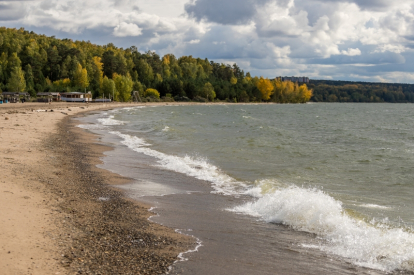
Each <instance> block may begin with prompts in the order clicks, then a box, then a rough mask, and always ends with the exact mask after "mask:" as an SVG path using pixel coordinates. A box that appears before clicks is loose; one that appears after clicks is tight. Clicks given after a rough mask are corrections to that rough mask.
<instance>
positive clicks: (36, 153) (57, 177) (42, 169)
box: [0, 103, 194, 274]
mask: <svg viewBox="0 0 414 275" xmlns="http://www.w3.org/2000/svg"><path fill="white" fill-rule="evenodd" d="M122 106H133V105H132V104H116V103H113V104H89V105H88V104H70V103H52V104H44V103H25V104H3V105H0V160H1V165H0V175H1V177H0V207H1V209H2V211H0V270H1V273H2V274H85V273H87V274H160V273H165V272H166V271H167V270H168V267H169V266H170V265H171V264H172V263H173V262H174V261H176V259H177V255H178V253H179V252H181V251H185V250H187V249H188V248H190V247H192V246H194V240H193V239H191V238H188V237H185V236H183V235H180V234H177V233H175V232H174V230H173V229H170V228H167V227H164V226H160V225H158V224H155V223H152V222H150V221H149V220H148V218H149V217H150V215H151V214H150V213H149V212H148V208H147V207H146V206H145V204H137V203H136V202H132V201H131V200H129V199H126V198H125V197H124V195H123V193H122V192H120V191H117V190H115V189H114V188H112V187H111V186H110V184H120V183H125V182H128V179H127V178H123V177H120V176H119V175H116V174H112V173H110V172H108V171H105V170H102V169H98V168H96V167H95V164H97V163H98V162H99V157H100V156H101V155H102V152H103V151H106V150H110V148H108V147H106V146H103V145H99V144H96V137H95V136H93V135H91V134H87V133H86V132H84V131H82V130H80V129H78V128H75V127H74V125H73V123H72V122H71V121H70V119H69V117H70V116H68V115H74V114H80V113H82V112H87V111H91V110H98V109H108V108H116V107H122ZM46 110H47V111H46ZM51 110H53V112H52V111H51Z"/></svg>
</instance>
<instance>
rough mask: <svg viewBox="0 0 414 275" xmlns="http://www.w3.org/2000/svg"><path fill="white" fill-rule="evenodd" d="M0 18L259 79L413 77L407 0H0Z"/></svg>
mask: <svg viewBox="0 0 414 275" xmlns="http://www.w3.org/2000/svg"><path fill="white" fill-rule="evenodd" d="M0 25H2V26H6V27H15V28H20V27H24V28H25V29H27V30H33V31H35V32H37V33H42V34H46V35H55V36H56V37H58V38H72V39H74V40H90V41H91V42H93V43H96V44H107V43H110V42H113V43H114V44H115V45H117V46H118V47H124V48H127V47H130V46H132V45H135V46H137V47H138V49H139V50H140V51H141V52H144V51H147V50H154V51H156V52H157V53H158V54H160V55H164V54H166V53H173V54H174V55H175V56H177V57H179V56H182V55H193V56H195V57H201V58H205V57H207V58H209V59H211V60H214V61H216V62H223V63H228V64H233V63H237V64H238V65H239V66H240V67H241V68H243V69H244V70H245V71H250V72H251V73H252V75H263V76H266V77H275V76H279V75H283V76H285V75H288V76H292V75H295V76H299V75H300V76H302V75H303V76H309V77H310V78H312V79H335V80H354V81H381V82H403V83H414V0H399V1H391V0H348V1H345V0H277V1H275V0H273V1H271V0H237V1H236V0H175V1H172V0H150V1H149V0H82V1H81V0H33V1H3V0H0Z"/></svg>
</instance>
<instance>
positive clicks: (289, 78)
mask: <svg viewBox="0 0 414 275" xmlns="http://www.w3.org/2000/svg"><path fill="white" fill-rule="evenodd" d="M277 79H280V80H282V81H292V82H298V83H309V77H306V76H298V77H297V76H279V77H277Z"/></svg>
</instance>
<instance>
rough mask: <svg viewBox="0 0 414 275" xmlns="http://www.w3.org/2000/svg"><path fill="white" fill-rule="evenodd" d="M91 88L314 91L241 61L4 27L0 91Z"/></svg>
mask: <svg viewBox="0 0 414 275" xmlns="http://www.w3.org/2000/svg"><path fill="white" fill-rule="evenodd" d="M1 91H11V92H23V91H26V92H28V93H30V95H31V96H33V97H36V95H37V94H38V93H40V92H71V91H91V92H92V94H93V97H94V98H103V97H106V98H108V97H113V96H114V99H115V100H118V101H129V100H131V92H132V91H138V92H139V94H140V96H141V97H143V98H144V100H155V101H156V100H159V98H164V99H169V100H171V99H175V100H182V101H184V100H193V101H214V100H222V101H223V100H224V101H230V102H261V101H265V102H280V103H303V102H307V101H309V100H310V98H311V96H312V90H311V89H308V87H307V86H306V85H305V84H303V85H298V84H297V83H292V82H282V81H279V80H277V79H274V80H270V79H267V78H263V77H257V76H255V77H252V76H251V75H250V73H248V72H247V73H245V72H244V71H243V70H242V69H241V68H240V67H239V66H238V65H237V64H233V65H228V64H222V63H216V62H214V61H209V60H208V59H207V58H205V59H201V58H195V57H192V56H182V57H179V58H177V57H175V56H174V55H173V54H166V55H164V56H163V57H160V56H159V55H158V54H157V53H156V52H152V51H147V52H144V53H142V52H139V51H138V49H137V47H135V46H132V47H130V48H127V49H124V48H118V47H116V46H115V45H114V44H112V43H109V44H107V45H95V44H93V43H91V42H89V41H73V40H71V39H57V38H55V37H54V36H52V37H48V36H45V35H39V34H36V33H34V32H29V31H27V30H25V29H23V28H21V29H11V28H5V27H0V92H1Z"/></svg>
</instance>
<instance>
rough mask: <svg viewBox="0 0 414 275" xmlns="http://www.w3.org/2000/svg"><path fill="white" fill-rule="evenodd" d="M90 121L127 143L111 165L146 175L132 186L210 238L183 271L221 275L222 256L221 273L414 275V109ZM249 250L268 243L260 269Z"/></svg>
mask: <svg viewBox="0 0 414 275" xmlns="http://www.w3.org/2000/svg"><path fill="white" fill-rule="evenodd" d="M81 121H82V122H81V123H82V125H80V127H82V128H85V129H88V130H90V131H92V132H95V133H97V134H99V135H101V141H102V142H104V143H107V144H111V146H113V147H114V148H115V150H114V151H111V152H108V153H107V154H106V155H107V156H106V157H105V158H104V164H103V165H102V167H103V168H105V169H108V170H111V171H113V172H116V173H119V174H122V175H124V176H128V177H131V178H133V179H135V181H134V182H132V183H131V184H128V185H126V186H124V187H121V188H124V189H125V190H127V192H128V194H130V196H131V197H133V198H135V199H137V200H141V201H145V202H148V203H152V204H153V205H154V211H155V212H156V213H157V214H158V216H156V217H154V218H153V219H154V221H157V222H160V223H164V224H166V225H168V226H172V227H174V228H177V229H180V232H182V233H185V234H190V235H194V237H195V238H197V239H198V242H199V245H200V247H198V248H197V250H198V252H195V253H187V254H185V257H184V256H183V258H187V259H189V260H188V261H187V262H184V261H183V262H180V263H177V264H176V266H175V267H174V268H173V271H172V272H173V273H174V272H177V273H180V274H181V273H184V274H213V273H209V272H208V271H211V270H209V266H211V265H212V264H211V261H213V260H214V261H215V262H217V263H218V264H217V265H216V267H215V268H217V270H216V271H215V272H218V273H217V274H224V273H225V274H233V273H231V272H228V271H229V270H233V271H234V274H243V271H245V274H265V273H269V274H274V273H280V271H282V272H281V273H285V272H289V273H291V274H294V273H298V274H299V273H303V272H305V273H309V274H312V273H315V274H318V273H319V274H321V273H326V274H328V273H330V271H332V270H337V273H338V274H344V273H345V272H344V270H346V271H347V273H361V274H362V273H367V274H374V273H375V272H397V271H401V270H404V272H409V271H413V270H414V230H413V226H414V212H413V209H414V199H413V198H414V105H412V104H323V103H321V104H320V103H318V104H302V105H277V104H268V105H267V104H260V105H254V104H251V105H241V104H229V105H189V106H174V105H168V106H157V107H134V108H124V109H117V110H111V111H106V112H101V113H97V114H96V113H95V114H91V115H90V116H88V117H86V118H82V119H81ZM213 213H214V214H213ZM178 215H180V216H178ZM206 221H207V223H206ZM236 224H237V226H236ZM231 226H235V227H234V228H235V229H234V228H233V227H232V229H229V228H230V227H231ZM223 228H226V230H228V231H227V232H225V234H224V233H223V230H224V229H223ZM247 228H249V232H244V231H243V230H247ZM222 229H223V230H222ZM230 231H231V232H230ZM242 231H243V233H240V232H242ZM207 232H208V233H207ZM286 232H289V233H286ZM282 237H283V238H282ZM233 239H234V240H233ZM270 239H272V240H275V241H274V243H277V244H274V245H271V244H270V243H269V241H267V240H270ZM226 240H229V241H228V242H229V243H228V244H227V246H225V247H226V248H223V242H226ZM231 240H233V241H231ZM253 240H254V241H253ZM283 240H289V241H287V242H286V243H284V242H283ZM220 245H221V248H220ZM240 246H246V247H256V248H255V250H254V251H253V252H252V251H250V252H249V253H250V254H251V253H254V255H255V256H254V257H253V259H251V261H252V263H251V264H250V266H253V267H250V266H249V265H247V264H246V260H243V257H245V258H248V257H249V256H248V255H249V254H248V253H247V252H246V253H245V254H243V253H242V252H240V251H238V250H237V247H240ZM286 247H288V248H289V249H288V250H289V251H291V250H294V251H296V252H298V253H299V254H300V257H301V258H300V260H301V262H303V266H302V267H298V269H295V268H296V267H295V266H296V264H295V262H296V260H297V259H299V258H298V257H299V256H292V255H288V256H286V255H285V256H286V259H290V260H287V261H290V263H286V262H285V263H286V266H290V267H291V269H289V270H288V271H286V270H283V269H282V268H281V267H280V264H281V263H283V261H282V262H278V261H277V260H276V258H277V257H279V258H280V259H284V257H285V256H283V255H284V254H283V253H282V252H280V253H279V252H278V253H276V254H275V255H273V254H274V253H275V251H276V250H277V251H285V250H286V249H285V248H286ZM214 249H215V250H214ZM239 250H240V248H239ZM203 251H205V252H203ZM217 251H225V253H224V252H223V253H224V254H223V255H221V256H220V260H218V259H217V258H218V257H217V256H215V257H214V255H218V254H217V253H219V252H217ZM202 253H205V254H202ZM238 253H239V254H238ZM272 253H273V254H272ZM286 253H287V252H286ZM282 254H283V255H282ZM197 255H203V256H202V257H201V256H197ZM226 255H236V256H237V257H239V258H238V259H239V260H240V261H243V263H244V264H242V265H240V264H234V265H233V264H230V262H229V259H230V258H234V257H232V256H226ZM269 255H271V259H269V258H268V257H269ZM303 255H305V256H303ZM315 255H317V256H315ZM236 256H235V257H236ZM209 257H210V258H209ZM222 257H224V258H226V257H227V258H228V259H227V260H225V259H224V260H223V259H222ZM292 257H293V258H292ZM294 257H297V259H295V258H294ZM315 257H316V259H315ZM236 260H237V259H236ZM203 261H204V262H205V264H204V265H203V263H204V262H203ZM209 261H210V262H209ZM270 261H272V262H275V263H276V262H277V263H278V265H277V266H276V265H272V264H263V263H265V262H266V263H267V262H270ZM332 261H333V263H332V264H330V265H327V264H323V265H324V266H323V267H321V265H322V264H321V263H329V262H332ZM318 262H319V264H318ZM220 263H221V265H220ZM259 265H260V266H261V268H262V269H258V266H259ZM203 266H204V268H205V269H203ZM298 266H299V265H298ZM307 266H309V269H307ZM278 267H279V269H277V268H278ZM301 268H303V269H301ZM312 268H314V269H312ZM320 268H322V269H320ZM353 268H356V269H355V270H353ZM361 268H362V269H361ZM174 270H175V271H174ZM196 270H198V271H199V272H196ZM203 270H204V271H203ZM220 270H226V272H220ZM252 270H256V271H259V270H260V272H257V273H255V272H253V273H252ZM312 270H314V271H312ZM278 271H279V272H278Z"/></svg>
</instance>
